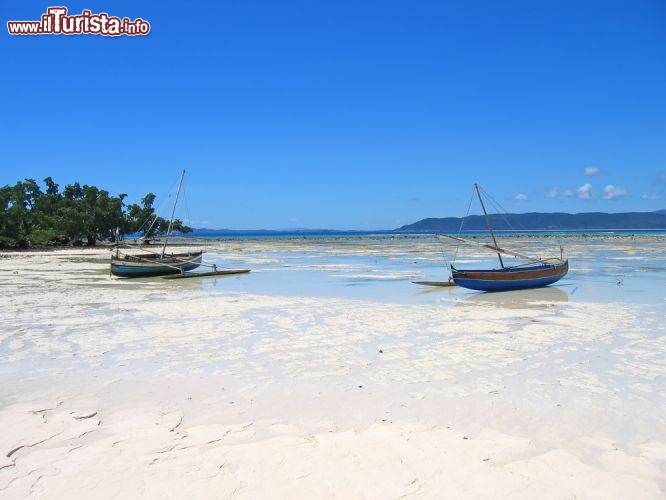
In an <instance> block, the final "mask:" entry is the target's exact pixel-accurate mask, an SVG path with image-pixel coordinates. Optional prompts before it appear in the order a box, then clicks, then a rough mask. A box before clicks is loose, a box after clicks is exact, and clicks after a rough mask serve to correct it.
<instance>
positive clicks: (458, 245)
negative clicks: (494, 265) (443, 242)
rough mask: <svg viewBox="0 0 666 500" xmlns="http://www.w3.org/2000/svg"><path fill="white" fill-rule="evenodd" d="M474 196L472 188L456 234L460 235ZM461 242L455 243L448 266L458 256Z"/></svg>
mask: <svg viewBox="0 0 666 500" xmlns="http://www.w3.org/2000/svg"><path fill="white" fill-rule="evenodd" d="M474 196H475V191H474V190H472V195H471V196H470V197H469V202H468V203H467V211H466V212H465V215H464V216H463V217H462V218H461V219H460V227H459V228H458V236H460V235H461V234H462V232H463V229H464V226H465V221H466V220H467V216H468V215H469V211H470V210H471V208H472V201H473V200H474ZM460 245H461V243H460V242H458V244H457V245H456V248H455V251H454V252H453V259H452V260H451V261H450V262H449V267H451V266H453V263H454V262H455V261H456V259H457V258H458V250H459V249H460Z"/></svg>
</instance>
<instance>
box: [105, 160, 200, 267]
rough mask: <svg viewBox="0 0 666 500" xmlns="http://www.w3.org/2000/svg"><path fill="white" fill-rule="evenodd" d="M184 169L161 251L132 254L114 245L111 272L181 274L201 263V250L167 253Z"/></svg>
mask: <svg viewBox="0 0 666 500" xmlns="http://www.w3.org/2000/svg"><path fill="white" fill-rule="evenodd" d="M184 178H185V170H183V173H182V174H181V176H180V182H179V183H178V191H177V193H176V199H175V200H174V203H173V209H172V210H171V219H170V220H169V227H168V229H167V234H166V236H165V238H164V245H163V246H162V251H161V252H145V251H144V253H142V254H133V253H127V252H124V251H121V250H120V248H119V247H116V251H115V252H114V254H112V255H111V274H113V275H114V276H120V277H124V278H138V277H145V276H166V275H170V274H183V273H185V272H187V271H191V270H192V269H196V268H197V267H199V266H200V265H201V260H202V256H203V250H199V251H195V252H186V253H167V252H166V248H167V243H168V240H169V236H170V235H171V230H172V228H173V217H174V214H175V213H176V205H177V204H178V198H179V197H180V190H181V188H182V186H183V179H184Z"/></svg>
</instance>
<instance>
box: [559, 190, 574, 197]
mask: <svg viewBox="0 0 666 500" xmlns="http://www.w3.org/2000/svg"><path fill="white" fill-rule="evenodd" d="M562 195H563V196H564V197H566V198H573V196H574V192H573V191H572V190H571V189H567V190H566V191H565V192H564V193H562Z"/></svg>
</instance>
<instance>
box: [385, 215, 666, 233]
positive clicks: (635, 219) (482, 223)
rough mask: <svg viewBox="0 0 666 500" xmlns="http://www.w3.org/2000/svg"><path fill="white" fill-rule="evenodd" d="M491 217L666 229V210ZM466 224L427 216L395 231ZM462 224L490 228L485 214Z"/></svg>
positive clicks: (498, 222) (536, 223) (581, 227)
mask: <svg viewBox="0 0 666 500" xmlns="http://www.w3.org/2000/svg"><path fill="white" fill-rule="evenodd" d="M490 220H491V223H492V225H493V228H494V229H496V230H497V231H585V230H612V229H637V230H640V229H643V230H644V229H664V230H666V210H658V211H656V212H625V213H616V214H609V213H603V212H587V213H579V214H567V213H537V212H532V213H524V214H491V215H490ZM462 223H463V219H462V218H459V217H444V218H427V219H421V220H420V221H418V222H414V223H413V224H407V225H405V226H402V227H399V228H397V229H395V230H394V231H395V232H399V233H413V232H424V233H434V232H458V231H459V230H460V228H461V224H462ZM462 227H463V230H465V231H483V230H486V229H487V226H486V220H485V218H484V217H483V216H482V215H470V216H468V217H466V218H465V219H464V224H463V225H462Z"/></svg>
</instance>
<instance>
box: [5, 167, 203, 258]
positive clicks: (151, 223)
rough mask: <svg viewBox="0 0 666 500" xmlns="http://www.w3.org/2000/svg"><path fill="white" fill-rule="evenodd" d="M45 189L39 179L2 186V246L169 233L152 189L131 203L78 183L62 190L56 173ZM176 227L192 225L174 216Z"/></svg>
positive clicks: (90, 242)
mask: <svg viewBox="0 0 666 500" xmlns="http://www.w3.org/2000/svg"><path fill="white" fill-rule="evenodd" d="M44 184H45V189H42V188H41V187H40V186H39V184H38V183H37V182H36V181H35V180H34V179H25V180H24V181H19V182H17V183H16V184H15V185H14V186H9V185H7V186H4V187H2V188H0V247H9V248H27V247H31V246H46V245H83V244H85V245H88V246H94V245H95V244H96V243H97V242H98V241H115V240H116V238H117V237H118V235H119V234H131V233H140V234H143V236H144V237H146V238H150V237H153V236H156V235H160V234H164V233H165V232H166V231H167V230H168V226H169V221H168V220H166V219H164V218H162V217H159V216H156V215H155V209H154V208H153V203H154V201H155V198H156V196H155V195H154V194H153V193H148V194H147V195H146V196H144V197H143V198H142V199H141V204H136V203H133V204H126V203H125V199H126V198H127V195H126V194H120V195H118V196H111V195H110V194H109V192H108V191H106V190H104V189H99V188H97V187H95V186H88V185H83V186H81V185H80V184H79V183H78V182H75V183H74V184H68V185H67V186H65V188H64V189H63V190H62V191H60V190H59V186H58V184H56V183H55V182H54V181H53V179H52V178H51V177H47V178H46V179H44ZM173 230H175V231H179V232H182V233H187V232H190V231H191V230H192V229H191V228H189V227H187V226H185V225H183V222H182V221H181V220H174V223H173Z"/></svg>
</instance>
